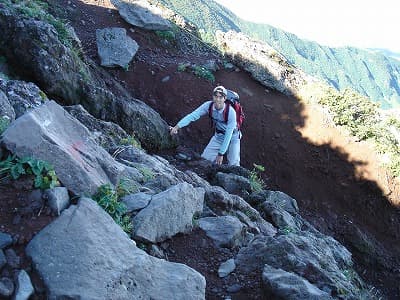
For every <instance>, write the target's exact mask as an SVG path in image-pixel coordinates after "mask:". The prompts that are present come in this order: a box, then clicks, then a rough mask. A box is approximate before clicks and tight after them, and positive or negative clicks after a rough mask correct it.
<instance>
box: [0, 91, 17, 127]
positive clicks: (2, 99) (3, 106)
mask: <svg viewBox="0 0 400 300" xmlns="http://www.w3.org/2000/svg"><path fill="white" fill-rule="evenodd" d="M0 117H2V118H4V117H6V118H7V119H8V120H9V121H10V123H11V121H14V120H15V111H14V108H13V107H12V105H11V104H10V101H8V98H7V96H6V95H5V94H4V93H3V92H2V91H1V90H0Z"/></svg>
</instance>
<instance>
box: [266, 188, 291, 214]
mask: <svg viewBox="0 0 400 300" xmlns="http://www.w3.org/2000/svg"><path fill="white" fill-rule="evenodd" d="M265 196H266V197H265V202H267V203H269V204H270V205H271V207H273V208H275V209H278V208H279V209H283V210H285V211H287V212H288V213H290V214H292V215H295V214H297V213H298V212H299V206H298V205H297V201H296V200H295V199H293V198H292V197H290V196H288V195H287V194H285V193H283V192H280V191H266V193H265Z"/></svg>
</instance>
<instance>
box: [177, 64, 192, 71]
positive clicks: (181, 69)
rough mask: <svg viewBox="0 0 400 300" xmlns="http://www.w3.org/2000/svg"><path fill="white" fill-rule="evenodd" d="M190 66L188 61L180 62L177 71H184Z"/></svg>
mask: <svg viewBox="0 0 400 300" xmlns="http://www.w3.org/2000/svg"><path fill="white" fill-rule="evenodd" d="M189 67H190V63H184V64H182V63H180V64H179V65H178V72H185V71H186V70H187V69H188V68H189Z"/></svg>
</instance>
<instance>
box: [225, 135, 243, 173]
mask: <svg viewBox="0 0 400 300" xmlns="http://www.w3.org/2000/svg"><path fill="white" fill-rule="evenodd" d="M227 158H228V165H230V166H240V139H239V136H238V135H233V136H232V140H231V142H230V144H229V148H228V153H227Z"/></svg>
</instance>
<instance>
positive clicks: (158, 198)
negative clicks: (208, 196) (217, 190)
mask: <svg viewBox="0 0 400 300" xmlns="http://www.w3.org/2000/svg"><path fill="white" fill-rule="evenodd" d="M203 202H204V190H203V189H202V188H193V187H192V186H191V185H190V184H188V183H180V184H178V185H176V186H173V187H172V188H170V189H168V190H166V191H164V192H161V193H159V194H156V195H154V196H153V197H152V200H151V202H150V204H149V205H148V206H147V207H146V208H144V209H142V210H141V211H140V212H139V213H138V214H137V215H136V216H135V217H134V218H133V228H134V232H133V236H134V237H135V238H137V239H140V240H144V241H149V242H151V243H157V242H161V241H164V240H165V239H167V238H170V237H172V236H174V235H175V234H177V233H179V232H182V233H183V232H187V231H190V230H191V228H192V226H193V224H192V222H193V216H194V215H195V214H200V213H201V211H202V210H203Z"/></svg>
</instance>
